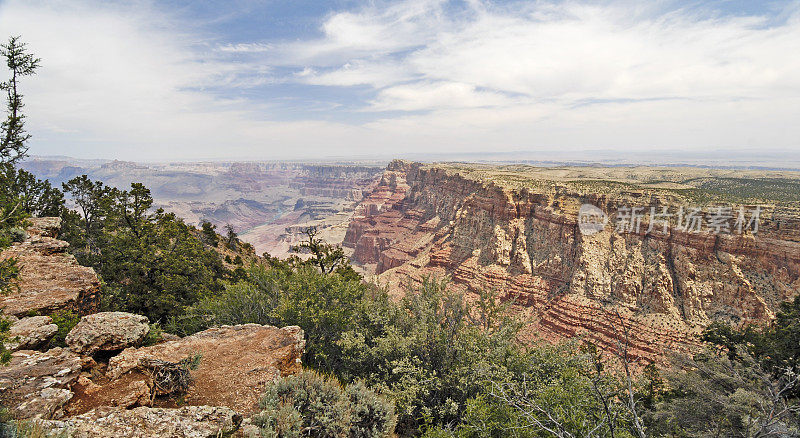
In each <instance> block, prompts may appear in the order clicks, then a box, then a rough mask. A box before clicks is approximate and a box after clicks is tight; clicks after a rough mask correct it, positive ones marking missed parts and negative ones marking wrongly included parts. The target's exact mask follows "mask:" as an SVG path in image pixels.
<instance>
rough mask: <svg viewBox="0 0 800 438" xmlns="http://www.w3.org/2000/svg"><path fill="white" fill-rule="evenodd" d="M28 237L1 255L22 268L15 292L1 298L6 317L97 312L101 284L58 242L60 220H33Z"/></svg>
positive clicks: (64, 243)
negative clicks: (64, 312)
mask: <svg viewBox="0 0 800 438" xmlns="http://www.w3.org/2000/svg"><path fill="white" fill-rule="evenodd" d="M29 221H30V222H31V223H32V225H31V226H30V227H29V228H28V230H27V231H28V237H27V238H26V239H25V241H24V242H21V243H15V244H13V245H11V247H9V248H6V249H5V250H3V252H2V253H0V260H6V259H9V258H15V259H16V260H17V265H18V266H19V267H20V274H19V282H18V287H17V288H16V290H14V291H12V292H11V293H10V294H8V295H5V296H0V309H2V310H3V312H4V313H5V314H7V315H15V316H22V315H26V314H29V313H39V314H48V313H52V312H54V311H59V310H71V311H74V312H77V313H79V314H82V315H85V314H89V313H93V312H95V311H97V307H98V305H99V291H100V281H99V280H98V278H97V275H95V273H94V270H93V269H92V268H87V267H85V266H80V265H79V264H78V262H77V261H76V260H75V257H73V256H72V255H71V254H68V253H67V252H66V249H67V247H68V246H69V244H67V242H64V241H61V240H58V239H56V238H55V237H54V236H56V235H58V229H59V227H60V225H61V220H60V219H59V218H32V219H29Z"/></svg>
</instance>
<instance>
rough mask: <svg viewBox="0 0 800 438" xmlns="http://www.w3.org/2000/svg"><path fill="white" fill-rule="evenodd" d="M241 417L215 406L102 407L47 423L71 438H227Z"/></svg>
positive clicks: (54, 431) (54, 430)
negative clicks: (224, 437) (167, 407)
mask: <svg viewBox="0 0 800 438" xmlns="http://www.w3.org/2000/svg"><path fill="white" fill-rule="evenodd" d="M241 422H242V417H241V416H240V415H239V414H237V413H236V412H234V411H233V410H231V409H228V408H224V407H217V406H185V407H181V408H177V409H165V408H149V407H138V408H134V409H130V410H128V409H124V408H117V407H108V406H106V407H101V408H97V409H93V410H92V411H90V412H87V413H85V414H82V415H78V416H75V417H72V418H70V419H67V420H64V421H46V422H44V423H43V425H44V426H45V427H46V428H48V429H49V430H51V431H52V432H53V433H68V434H69V436H71V437H74V438H95V437H115V438H151V437H175V438H178V437H180V438H215V437H221V436H230V434H231V433H232V432H234V431H236V429H237V428H238V427H239V424H240V423H241Z"/></svg>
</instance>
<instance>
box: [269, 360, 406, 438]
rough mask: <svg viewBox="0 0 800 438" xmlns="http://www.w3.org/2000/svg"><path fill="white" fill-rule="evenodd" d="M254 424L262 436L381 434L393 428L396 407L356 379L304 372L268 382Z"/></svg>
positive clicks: (357, 437) (359, 437)
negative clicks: (346, 382)
mask: <svg viewBox="0 0 800 438" xmlns="http://www.w3.org/2000/svg"><path fill="white" fill-rule="evenodd" d="M260 406H261V412H260V413H259V414H258V415H256V416H255V417H254V424H256V425H257V426H259V428H260V429H261V436H263V437H275V438H285V437H297V436H304V437H320V438H321V437H330V438H381V437H388V436H391V434H392V432H393V430H394V422H395V416H394V407H393V406H392V403H391V402H389V401H387V400H385V399H384V398H383V397H381V396H379V395H377V394H375V393H374V392H373V391H371V390H369V389H367V387H366V386H364V384H363V383H360V382H356V383H353V384H350V385H347V386H346V387H344V388H342V386H341V385H340V384H339V382H338V381H336V380H335V379H328V378H325V377H323V376H321V375H319V374H317V373H315V372H312V371H305V372H303V373H301V374H299V375H295V376H288V377H284V378H281V379H278V380H276V381H274V382H272V383H271V384H270V385H269V386H268V387H267V390H266V392H265V394H264V396H263V398H262V399H261V403H260Z"/></svg>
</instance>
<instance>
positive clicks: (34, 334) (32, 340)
mask: <svg viewBox="0 0 800 438" xmlns="http://www.w3.org/2000/svg"><path fill="white" fill-rule="evenodd" d="M57 332H58V326H57V325H55V324H53V320H52V319H51V318H50V317H49V316H31V317H29V318H22V319H20V320H17V321H15V322H14V323H13V325H12V326H11V329H10V330H9V333H8V338H9V340H8V341H7V342H6V344H5V345H6V348H8V349H9V350H11V351H17V350H36V349H38V348H40V347H42V346H44V345H45V344H47V343H48V342H49V341H50V339H52V338H53V336H54V335H55V334H56V333H57Z"/></svg>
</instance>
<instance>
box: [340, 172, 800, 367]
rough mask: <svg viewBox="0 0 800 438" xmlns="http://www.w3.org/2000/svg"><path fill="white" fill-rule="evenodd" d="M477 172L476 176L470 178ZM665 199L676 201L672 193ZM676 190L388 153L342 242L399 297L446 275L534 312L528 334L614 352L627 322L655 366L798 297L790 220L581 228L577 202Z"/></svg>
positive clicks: (646, 199) (659, 198)
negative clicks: (663, 228) (714, 230)
mask: <svg viewBox="0 0 800 438" xmlns="http://www.w3.org/2000/svg"><path fill="white" fill-rule="evenodd" d="M476 173H477V172H476ZM671 196H672V197H671ZM675 196H677V195H672V194H669V193H667V194H664V193H659V192H657V191H651V192H648V191H644V190H642V191H637V190H633V189H629V188H626V189H625V190H622V191H620V190H617V191H615V192H611V191H609V192H608V193H606V192H603V191H602V190H595V189H594V188H593V189H592V190H591V191H579V190H577V189H575V187H574V186H569V185H565V184H555V183H554V184H544V183H542V182H541V181H536V180H522V179H520V178H516V179H512V178H511V177H509V178H508V181H503V180H502V179H500V178H494V177H487V178H484V177H481V176H480V175H478V176H476V175H475V174H469V173H468V172H462V171H460V170H459V169H458V168H454V167H452V166H449V167H445V166H436V165H430V166H426V165H422V164H419V163H407V162H400V161H395V162H393V163H392V164H390V165H389V167H388V168H387V171H386V174H385V176H384V178H383V179H382V180H381V182H380V184H379V185H378V186H377V187H376V189H375V190H374V191H373V192H372V193H371V194H369V195H368V196H367V197H366V198H365V200H364V202H363V203H362V204H361V206H360V207H359V209H358V211H357V216H356V217H355V218H354V219H353V221H352V222H351V224H350V226H349V228H348V231H347V237H346V239H345V241H344V244H345V245H346V246H349V247H351V248H353V249H354V253H353V260H354V261H355V262H356V263H359V264H362V265H364V266H365V267H366V268H367V269H370V268H371V269H374V272H375V273H377V274H380V281H381V282H383V283H387V284H388V285H389V286H390V287H391V288H392V289H393V290H394V291H396V292H397V293H402V288H401V287H400V286H399V285H400V283H401V282H404V281H405V280H406V279H407V278H410V279H412V281H413V280H416V281H418V280H419V279H420V278H421V277H423V276H425V275H439V276H449V277H451V278H452V279H453V281H454V283H455V285H456V286H460V287H465V288H466V289H467V290H477V289H479V288H489V289H494V290H497V291H500V292H501V294H502V295H503V297H504V299H508V300H514V302H515V307H516V308H517V309H518V310H519V311H521V312H524V313H527V314H530V317H531V319H532V321H533V323H532V324H531V325H530V326H529V327H528V330H527V333H528V335H529V336H530V337H541V338H546V339H559V338H563V337H572V336H576V335H579V336H583V337H585V338H587V339H589V340H591V341H593V342H595V343H597V344H599V345H602V346H605V347H607V348H611V349H613V348H615V346H616V344H617V342H616V340H617V339H618V337H619V334H620V332H621V331H623V330H627V331H628V332H629V333H630V338H631V340H630V341H631V344H632V345H631V349H632V351H633V353H634V354H636V355H638V356H640V357H643V358H646V359H649V360H656V359H658V358H659V353H660V352H663V351H665V350H667V349H686V348H692V346H693V345H695V344H696V343H697V341H696V338H695V336H694V335H695V334H697V333H698V332H699V331H700V330H702V328H703V327H705V326H706V325H707V324H708V323H709V322H710V321H713V320H716V319H724V320H728V321H731V322H734V323H743V322H756V323H761V322H766V321H769V320H770V319H771V318H772V317H773V315H774V311H775V309H776V308H777V305H778V303H780V302H781V301H783V300H786V299H789V298H791V297H793V296H794V295H796V294H797V293H798V292H800V243H798V242H797V241H793V240H792V236H795V235H796V230H793V229H792V228H791V224H792V223H793V222H792V221H791V220H790V219H791V218H788V219H787V217H783V218H780V219H779V218H776V217H766V218H765V220H764V223H763V224H762V227H761V230H760V231H759V233H758V235H757V237H755V236H753V234H748V233H745V234H720V235H714V234H711V233H706V232H701V233H692V232H687V231H683V230H681V229H678V228H676V227H669V228H668V230H667V232H666V233H664V232H660V230H659V229H657V231H651V232H649V233H648V232H647V231H646V230H647V229H648V226H647V224H646V223H645V224H643V226H642V227H641V228H640V231H639V232H633V233H625V234H620V233H616V232H615V230H614V227H613V225H610V226H608V227H606V229H605V230H604V231H602V232H599V233H597V234H593V235H584V234H581V233H580V231H579V229H578V220H577V212H578V208H579V207H580V205H581V204H584V203H588V204H593V205H596V206H598V207H599V208H600V209H602V210H603V211H604V212H605V213H606V214H608V215H609V216H612V215H613V212H614V211H616V210H617V208H618V207H620V206H625V205H634V206H638V205H643V206H646V207H649V206H662V205H671V203H677V202H680V201H681V199H677V198H674V197H675Z"/></svg>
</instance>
